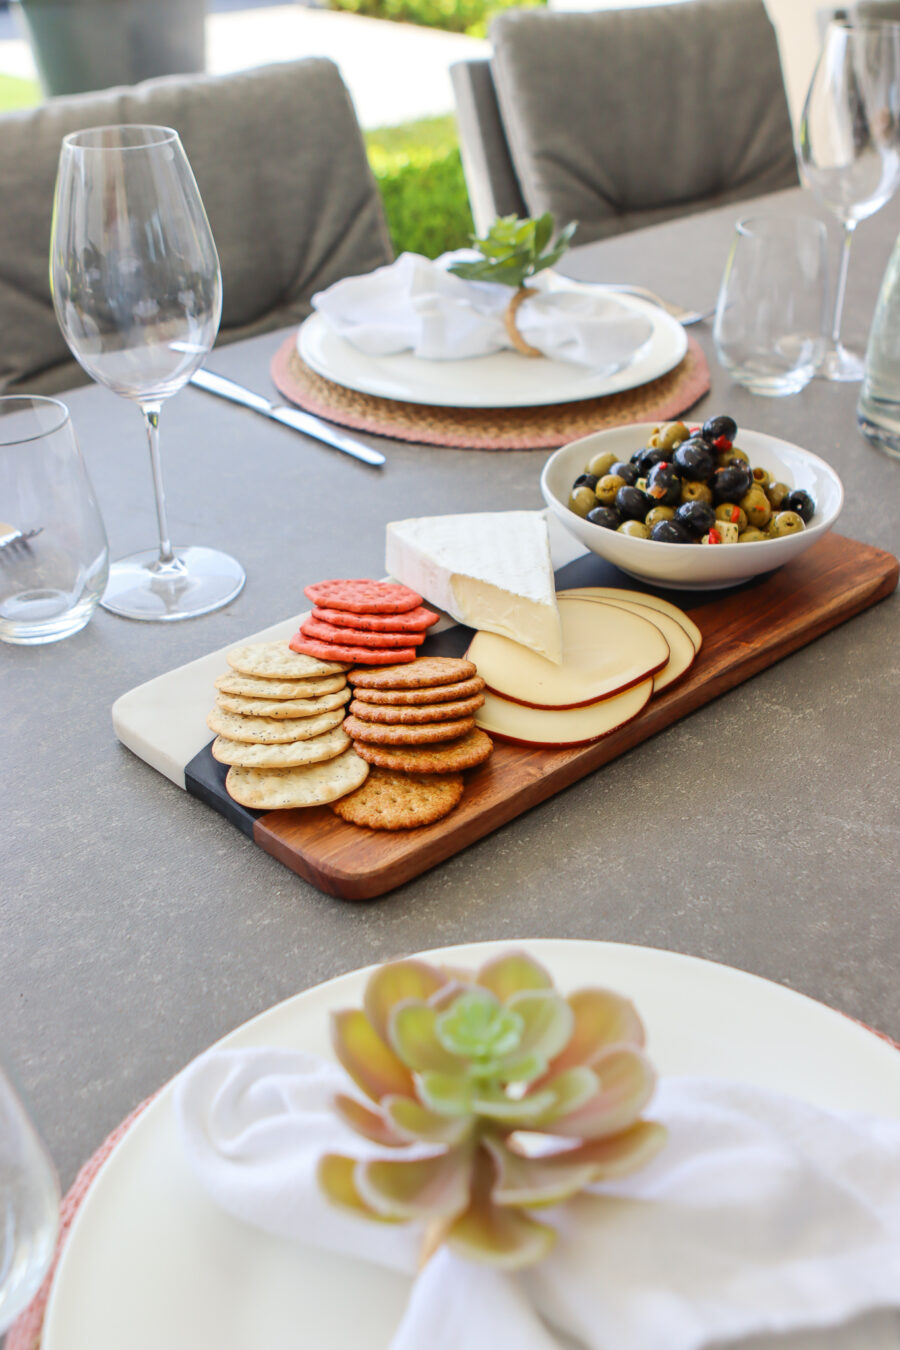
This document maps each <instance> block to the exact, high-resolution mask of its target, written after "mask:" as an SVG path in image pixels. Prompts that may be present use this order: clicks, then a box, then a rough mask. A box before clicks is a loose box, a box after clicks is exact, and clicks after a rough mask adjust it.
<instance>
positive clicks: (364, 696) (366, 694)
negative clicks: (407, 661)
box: [353, 675, 484, 708]
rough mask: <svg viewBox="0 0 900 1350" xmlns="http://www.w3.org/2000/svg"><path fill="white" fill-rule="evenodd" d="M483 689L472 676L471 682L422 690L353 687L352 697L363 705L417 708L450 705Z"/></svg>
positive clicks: (429, 686) (430, 686) (428, 687)
mask: <svg viewBox="0 0 900 1350" xmlns="http://www.w3.org/2000/svg"><path fill="white" fill-rule="evenodd" d="M482 689H484V680H483V679H482V678H481V676H480V675H473V676H472V678H471V680H459V681H458V682H457V683H456V684H432V685H428V686H426V688H424V689H365V688H363V686H362V685H361V684H358V685H355V686H354V689H353V697H354V699H355V700H356V701H357V702H359V701H362V702H363V703H380V704H387V705H388V706H390V707H397V708H406V707H413V708H414V707H417V706H419V705H420V704H423V703H451V702H456V700H457V699H463V698H472V697H473V696H474V695H475V694H480V693H481V691H482Z"/></svg>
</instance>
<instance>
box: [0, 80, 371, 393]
mask: <svg viewBox="0 0 900 1350" xmlns="http://www.w3.org/2000/svg"><path fill="white" fill-rule="evenodd" d="M141 122H144V123H152V124H159V125H164V126H171V127H174V128H175V129H176V130H177V131H178V132H179V134H180V135H181V138H182V140H183V142H184V146H185V149H186V151H187V155H188V158H189V159H190V162H191V165H192V167H193V169H194V174H195V176H196V179H197V182H198V185H199V187H200V192H201V195H202V197H203V201H204V204H205V206H206V210H207V214H208V216H209V219H210V223H211V225H212V230H213V235H214V236H215V240H216V245H217V248H218V252H219V259H220V262H221V266H222V278H223V314H222V326H221V330H220V334H219V341H220V342H232V341H235V340H236V339H238V338H243V337H249V336H251V335H253V334H255V333H262V332H266V331H268V330H270V329H274V328H280V327H284V326H286V325H289V324H293V323H298V322H299V321H300V320H301V319H303V318H304V317H305V316H306V315H307V314H308V313H309V310H310V297H311V296H312V294H313V293H314V292H315V291H317V290H320V289H322V288H323V287H326V286H330V285H331V283H332V282H334V281H338V280H339V279H340V278H341V277H344V276H349V275H351V274H353V273H360V272H367V271H370V270H371V269H372V268H374V267H378V266H380V265H381V264H382V263H386V262H390V260H391V257H392V253H391V246H390V241H389V238H388V233H387V227H386V224H385V219H384V213H383V210H382V207H381V199H380V197H379V194H378V190H377V188H376V186H375V182H374V179H373V177H372V174H371V172H370V169H369V165H368V161H367V159H366V152H365V146H364V144H363V139H362V135H361V133H360V129H359V124H358V123H357V120H356V115H355V113H354V110H353V105H352V103H351V101H350V97H349V95H348V93H347V90H346V88H345V86H344V84H343V81H342V80H341V76H340V73H339V71H338V69H337V67H336V66H335V65H334V64H333V63H332V62H331V61H328V60H324V59H318V58H311V59H308V60H304V61H292V62H284V63H280V64H278V65H272V66H265V67H262V68H259V69H256V70H251V71H245V72H241V73H239V74H234V75H228V76H224V77H211V76H203V75H189V76H167V77H165V78H163V79H157V80H148V81H147V82H145V83H143V84H138V85H135V86H134V87H133V88H119V89H110V90H106V91H104V92H103V93H97V94H82V95H77V96H74V97H66V98H56V99H50V100H49V101H48V102H46V103H45V104H43V106H41V107H39V108H34V109H29V110H27V111H24V112H19V113H11V114H7V115H6V116H3V117H0V183H2V185H3V191H2V195H0V391H2V390H12V391H14V392H21V391H26V392H29V393H54V392H57V391H59V390H61V389H65V388H68V387H70V386H72V385H74V384H79V383H84V382H85V380H86V378H87V377H86V376H85V375H84V373H83V372H82V370H81V368H80V366H78V365H77V364H76V363H75V362H74V361H73V360H72V359H71V357H70V354H69V349H68V347H67V346H66V344H65V342H64V340H63V337H62V334H61V333H60V330H59V327H58V325H57V322H56V316H55V314H54V312H53V305H52V302H51V298H50V286H49V277H48V263H49V245H50V217H51V210H52V205H53V189H54V183H55V181H56V167H57V161H58V158H59V149H60V142H61V140H62V138H63V136H65V135H66V134H67V133H68V132H71V131H77V130H79V129H81V128H84V127H92V126H103V125H106V124H110V123H141Z"/></svg>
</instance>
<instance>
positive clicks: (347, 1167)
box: [316, 1153, 398, 1223]
mask: <svg viewBox="0 0 900 1350" xmlns="http://www.w3.org/2000/svg"><path fill="white" fill-rule="evenodd" d="M356 1164H357V1160H356V1158H345V1157H344V1156H343V1155H342V1154H340V1153H323V1154H322V1157H321V1158H320V1159H319V1164H318V1167H317V1169H316V1179H317V1181H318V1183H319V1187H320V1189H321V1190H322V1192H323V1193H324V1194H325V1195H326V1196H327V1197H328V1199H329V1200H330V1201H331V1203H332V1204H333V1205H339V1206H340V1207H341V1209H349V1210H352V1211H353V1213H354V1214H357V1215H359V1217H360V1218H363V1219H374V1220H375V1221H376V1222H377V1223H397V1222H398V1220H396V1219H391V1218H388V1217H387V1216H386V1215H384V1214H378V1213H376V1211H375V1210H373V1209H370V1208H369V1206H368V1205H367V1204H366V1203H365V1201H364V1200H363V1198H362V1196H361V1195H360V1193H359V1191H358V1190H357V1189H356V1182H355V1180H354V1174H355V1172H356Z"/></svg>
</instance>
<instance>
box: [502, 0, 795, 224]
mask: <svg viewBox="0 0 900 1350" xmlns="http://www.w3.org/2000/svg"><path fill="white" fill-rule="evenodd" d="M491 39H492V41H493V44H494V51H495V55H494V59H493V63H492V68H493V74H494V81H495V84H496V86H497V96H498V99H499V103H500V109H501V112H502V115H503V122H504V126H505V128H506V134H507V138H508V140H509V144H510V148H511V151H512V158H513V162H514V165H515V169H516V173H517V175H518V178H519V182H520V184H521V186H522V194H523V196H524V198H525V202H526V204H527V206H528V211H529V213H530V214H531V215H537V214H539V213H540V212H542V211H552V212H553V213H554V215H555V216H556V218H557V220H558V221H559V222H560V223H563V222H565V221H569V220H577V221H579V222H580V228H579V231H578V235H577V242H578V243H589V242H590V241H591V240H592V239H601V238H604V237H605V236H607V235H610V234H616V233H619V232H621V231H623V230H627V229H634V228H637V227H638V226H642V225H651V224H653V223H654V222H655V221H658V220H665V219H668V218H670V217H672V216H676V215H686V214H689V213H690V212H692V211H698V210H702V209H705V208H707V207H710V206H717V205H721V204H724V203H727V202H730V201H737V200H740V199H741V198H744V197H751V196H756V195H757V194H759V193H764V192H773V191H775V190H777V189H779V188H784V187H789V186H791V185H793V184H795V183H796V182H797V170H796V164H795V160H794V152H793V144H792V133H791V123H790V116H789V113H788V107H787V100H786V97H785V93H784V85H783V81H782V76H781V65H780V62H779V57H778V48H777V45H776V41H775V34H774V30H773V29H772V25H771V24H770V22H769V19H768V17H767V15H766V11H765V8H764V6H763V3H762V0H690V2H689V3H682V4H676V5H664V6H658V7H654V8H651V9H644V8H637V9H624V10H615V9H611V10H602V11H598V12H595V13H562V12H555V13H554V12H547V11H538V10H514V11H510V12H508V13H506V14H502V15H500V16H499V17H498V18H497V19H495V20H494V23H493V24H492V26H491Z"/></svg>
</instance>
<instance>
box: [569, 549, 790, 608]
mask: <svg viewBox="0 0 900 1350" xmlns="http://www.w3.org/2000/svg"><path fill="white" fill-rule="evenodd" d="M682 547H684V548H697V547H702V545H696V544H684V545H682ZM767 576H768V573H763V575H762V576H759V577H752V578H751V579H750V581H742V582H741V583H740V584H739V585H738V586H724V587H723V588H722V589H721V590H712V591H691V590H671V589H670V588H669V587H667V586H653V585H651V584H650V583H649V582H647V581H639V580H638V579H637V577H630V576H629V575H628V574H627V572H620V571H619V569H618V567H616V566H615V564H614V563H611V562H606V561H605V559H603V558H598V557H597V555H596V553H586V554H585V555H584V557H582V558H576V559H575V561H574V562H570V563H567V564H566V566H565V567H560V568H559V570H558V571H557V573H556V589H557V590H558V591H570V590H575V588H576V587H579V586H616V587H618V588H619V589H620V590H627V591H638V592H645V593H646V594H648V595H656V596H658V597H659V598H660V600H668V601H670V602H671V604H673V605H677V606H678V608H679V609H698V608H699V607H700V606H701V605H708V604H710V603H711V602H712V601H713V600H721V599H722V597H723V596H726V595H733V594H734V593H735V592H736V591H744V590H748V589H749V588H751V587H753V586H758V585H761V584H762V582H764V581H765V580H766V579H767Z"/></svg>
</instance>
